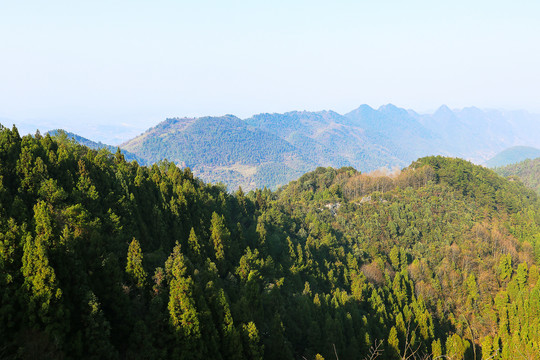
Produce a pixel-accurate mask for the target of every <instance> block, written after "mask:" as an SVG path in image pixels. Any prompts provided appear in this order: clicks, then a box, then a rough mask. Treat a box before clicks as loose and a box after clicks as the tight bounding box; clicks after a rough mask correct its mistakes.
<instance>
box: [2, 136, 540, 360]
mask: <svg viewBox="0 0 540 360" xmlns="http://www.w3.org/2000/svg"><path fill="white" fill-rule="evenodd" d="M539 206H540V202H539V199H538V196H537V195H536V194H535V193H534V192H533V191H532V190H529V189H526V188H525V187H524V186H523V185H522V184H521V183H520V182H515V181H514V182H512V181H508V180H505V179H504V178H502V177H499V176H498V175H496V174H495V173H494V172H493V171H491V170H489V169H485V168H482V167H479V166H474V165H472V164H471V163H469V162H466V161H463V160H459V159H450V158H444V157H427V158H422V159H419V160H418V161H416V162H414V163H413V164H411V165H410V166H409V167H407V168H405V169H404V170H403V171H401V172H398V173H393V174H384V173H372V174H363V173H360V172H358V171H357V170H355V169H353V168H350V167H346V168H341V169H339V170H336V169H333V168H318V169H317V170H315V171H313V172H311V173H307V174H305V175H303V176H302V177H300V178H299V179H298V180H297V181H293V182H291V183H290V184H288V185H287V186H285V187H283V188H281V189H280V190H278V191H277V192H272V191H270V190H267V189H265V190H260V189H258V190H255V191H250V192H249V193H244V192H243V191H242V190H241V189H239V190H238V191H237V192H235V193H234V194H231V193H229V192H227V191H226V189H225V188H224V187H221V186H212V185H207V184H205V183H203V182H202V181H201V180H199V179H197V178H195V177H194V176H193V175H192V173H191V171H190V170H189V169H188V168H186V169H183V170H182V169H180V168H178V167H177V166H175V165H174V164H173V163H170V162H160V163H158V164H154V165H152V166H151V167H142V166H139V165H138V164H137V163H136V162H127V161H126V160H125V159H124V157H123V155H122V154H121V153H120V152H116V153H115V154H114V155H113V154H111V153H109V152H108V151H106V150H99V151H96V150H92V149H89V148H87V147H84V146H81V145H78V144H75V143H73V142H71V141H69V140H68V139H66V138H64V139H53V138H52V137H50V136H49V135H46V136H41V135H39V134H36V136H34V137H32V136H25V137H23V138H21V137H20V136H19V134H18V132H17V130H16V129H15V128H13V129H12V130H10V129H6V128H2V129H1V131H0V214H1V216H0V296H1V306H0V334H1V336H0V358H6V359H19V358H21V359H37V358H39V359H85V358H89V359H309V360H312V359H322V358H325V359H337V358H339V359H342V360H343V359H374V358H380V359H399V358H409V359H413V358H416V359H437V358H439V359H440V358H441V355H445V356H446V358H449V359H462V358H465V359H488V358H497V359H515V358H526V359H533V358H538V357H539V354H540V331H538V329H539V328H540V282H539V281H538V278H539V270H538V267H537V265H538V261H539V260H540V227H539V226H540V208H539Z"/></svg>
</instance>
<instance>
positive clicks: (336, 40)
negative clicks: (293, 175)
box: [0, 0, 540, 145]
mask: <svg viewBox="0 0 540 360" xmlns="http://www.w3.org/2000/svg"><path fill="white" fill-rule="evenodd" d="M539 64H540V2H539V1H537V0H514V1H507V0H505V1H498V0H492V1H475V0H468V1H462V0H453V1H433V0H431V1H416V0H408V1H404V0H379V1H339V0H336V1H317V0H310V1H294V0H289V1H281V0H274V1H267V0H266V1H259V0H245V1H223V0H221V1H209V0H199V1H189V2H188V1H178V0H176V1H173V0H170V1H167V0H153V1H140V0H107V1H100V0H94V1H79V0H69V1H59V0H48V1H42V0H20V1H8V0H0V123H2V124H4V125H6V126H11V125H12V124H13V123H14V124H16V125H17V126H18V127H20V128H21V129H22V132H24V131H25V130H27V129H28V130H27V131H32V130H33V129H35V128H39V129H40V130H41V131H42V132H43V131H46V130H49V129H51V128H56V127H61V128H64V129H66V130H68V131H73V132H77V133H78V134H80V135H82V136H86V137H89V138H90V139H93V140H101V141H104V142H106V143H110V144H113V145H116V144H118V143H120V142H122V141H125V140H127V139H129V138H131V137H133V136H136V135H138V134H140V133H141V132H143V131H144V130H145V129H147V128H149V127H151V126H154V125H156V124H157V123H159V122H160V121H163V120H164V119H165V118H167V117H184V116H189V117H192V116H206V115H216V116H217V115H223V114H234V115H236V116H239V117H241V118H247V117H249V116H251V115H253V114H256V113H261V112H271V113H272V112H286V111H292V110H310V111H319V110H324V109H332V110H335V111H337V112H339V113H346V112H348V111H351V110H353V109H355V108H357V107H358V106H359V105H361V104H368V105H370V106H372V107H375V108H376V107H378V106H380V105H383V104H387V103H393V104H395V105H397V106H400V107H404V108H407V109H414V110H416V111H419V112H431V111H434V110H435V109H437V108H438V107H439V106H440V105H442V104H446V105H448V106H449V107H451V108H462V107H465V106H477V107H480V108H497V109H508V110H513V109H523V110H527V111H530V112H534V113H540V65H539Z"/></svg>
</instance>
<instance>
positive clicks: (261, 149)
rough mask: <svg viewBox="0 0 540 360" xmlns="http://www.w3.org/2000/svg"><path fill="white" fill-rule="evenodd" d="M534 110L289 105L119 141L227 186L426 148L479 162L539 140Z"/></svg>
mask: <svg viewBox="0 0 540 360" xmlns="http://www.w3.org/2000/svg"><path fill="white" fill-rule="evenodd" d="M539 133H540V116H539V115H534V114H529V113H527V112H524V111H501V110H481V109H478V108H475V107H469V108H464V109H461V110H451V109H450V108H448V107H447V106H444V105H443V106H441V107H440V108H439V109H438V110H437V111H435V112H434V113H433V114H419V113H417V112H415V111H412V110H406V109H403V108H399V107H396V106H394V105H392V104H388V105H384V106H381V107H379V108H378V109H374V108H372V107H370V106H368V105H361V106H360V107H358V108H357V109H355V110H353V111H351V112H349V113H346V114H343V115H342V114H339V113H337V112H334V111H319V112H310V111H292V112H287V113H283V114H277V113H273V114H269V113H263V114H257V115H254V116H252V117H250V118H248V119H240V118H238V117H236V116H234V115H225V116H220V117H200V118H169V119H166V120H165V121H163V122H161V123H159V124H158V125H156V126H155V127H153V128H151V129H149V130H147V131H146V132H144V133H143V134H141V135H140V136H137V137H135V138H134V139H131V140H129V141H127V142H125V143H123V144H121V145H120V148H121V149H123V150H125V151H128V152H130V153H132V154H134V155H136V156H138V157H139V158H141V159H144V160H145V161H146V162H148V163H153V162H157V161H159V160H162V159H164V158H166V159H168V160H170V161H173V162H175V163H176V164H177V165H179V166H182V167H183V166H187V167H190V168H191V169H192V171H193V172H194V173H195V175H197V176H199V177H201V178H202V179H203V180H205V181H209V182H214V183H216V182H222V183H224V184H225V185H227V186H228V187H229V189H230V190H234V189H236V188H238V186H242V188H244V189H248V190H249V189H254V188H256V187H263V186H267V187H270V188H277V187H278V186H279V185H282V184H285V183H287V182H288V181H290V180H292V179H295V178H298V177H299V176H300V175H301V174H303V173H305V172H306V171H310V170H313V169H315V168H316V167H318V166H324V167H328V166H333V167H342V166H352V167H355V168H357V169H359V170H360V171H363V172H368V171H372V170H375V169H378V168H389V169H391V168H396V167H397V168H401V167H403V166H406V164H408V163H410V162H411V161H413V160H415V159H417V158H419V157H421V156H426V155H446V156H454V157H461V158H465V159H468V160H470V161H473V162H475V163H478V164H481V163H484V162H485V161H486V160H488V159H490V158H491V157H492V156H494V155H495V154H497V153H499V152H500V151H502V150H504V149H506V148H508V147H511V146H515V145H528V146H540V139H539V138H538V137H537V136H536V134H539Z"/></svg>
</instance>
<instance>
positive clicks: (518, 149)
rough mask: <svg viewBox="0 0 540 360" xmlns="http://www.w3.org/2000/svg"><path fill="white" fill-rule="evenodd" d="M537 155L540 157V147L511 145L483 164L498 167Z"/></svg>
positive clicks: (533, 157)
mask: <svg viewBox="0 0 540 360" xmlns="http://www.w3.org/2000/svg"><path fill="white" fill-rule="evenodd" d="M537 157H540V149H537V148H534V147H530V146H513V147H511V148H508V149H505V150H503V151H502V152H500V153H498V154H497V155H495V156H494V157H492V158H491V159H489V160H488V161H486V163H485V165H486V166H487V167H500V166H506V165H510V164H515V163H518V162H521V161H523V160H527V159H535V158H537Z"/></svg>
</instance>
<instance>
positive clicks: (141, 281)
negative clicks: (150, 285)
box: [126, 238, 147, 289]
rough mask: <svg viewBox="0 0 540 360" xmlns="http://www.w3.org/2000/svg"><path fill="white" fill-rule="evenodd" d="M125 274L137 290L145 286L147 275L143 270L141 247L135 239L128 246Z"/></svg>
mask: <svg viewBox="0 0 540 360" xmlns="http://www.w3.org/2000/svg"><path fill="white" fill-rule="evenodd" d="M126 273H127V274H128V275H129V277H130V280H131V281H132V282H133V284H135V286H136V287H137V288H139V289H142V288H143V287H144V286H145V285H146V279H147V274H146V271H144V268H143V255H142V251H141V245H140V244H139V241H138V240H137V239H135V238H133V240H131V243H130V244H129V248H128V252H127V265H126Z"/></svg>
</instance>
